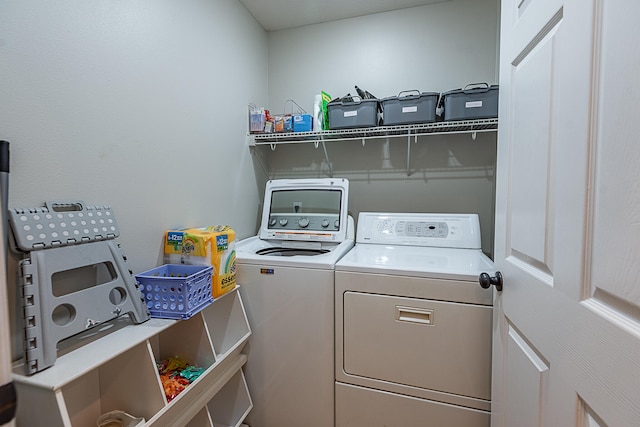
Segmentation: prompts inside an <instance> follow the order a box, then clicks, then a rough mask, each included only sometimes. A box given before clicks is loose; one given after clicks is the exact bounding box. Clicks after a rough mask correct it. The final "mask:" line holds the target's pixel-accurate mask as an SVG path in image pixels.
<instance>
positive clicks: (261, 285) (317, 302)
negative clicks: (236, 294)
mask: <svg viewBox="0 0 640 427" xmlns="http://www.w3.org/2000/svg"><path fill="white" fill-rule="evenodd" d="M348 193H349V182H348V181H347V180H346V179H339V178H328V179H298V180H272V181H269V182H267V185H266V190H265V198H264V209H263V212H262V219H261V225H260V231H259V233H258V235H257V236H255V237H251V238H249V239H246V240H243V241H240V242H238V244H237V246H236V266H237V278H236V279H237V282H238V284H239V285H240V289H239V290H240V294H241V296H242V299H243V302H244V304H245V308H246V311H247V317H248V319H249V324H250V326H251V330H252V335H251V337H250V338H249V342H248V344H247V346H246V347H245V352H246V353H247V355H248V356H249V359H248V361H247V364H246V366H245V374H246V378H247V385H248V387H249V392H250V395H251V397H252V400H253V409H252V410H251V412H250V413H249V415H248V417H247V419H246V422H247V424H249V425H250V426H251V427H299V426H305V427H333V426H334V425H335V424H334V423H335V418H334V370H335V368H334V357H335V352H334V340H335V336H334V316H335V314H334V305H333V304H334V266H335V264H336V262H337V261H338V260H339V259H340V258H342V256H344V254H346V253H347V252H348V251H349V250H350V249H351V248H352V247H353V245H354V240H353V235H354V225H353V219H351V218H350V217H349V216H348V214H347V202H348Z"/></svg>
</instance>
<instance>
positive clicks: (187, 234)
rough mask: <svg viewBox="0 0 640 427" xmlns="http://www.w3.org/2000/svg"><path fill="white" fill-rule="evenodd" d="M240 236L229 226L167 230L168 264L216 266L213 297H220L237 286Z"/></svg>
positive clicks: (166, 248)
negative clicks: (237, 242) (237, 247)
mask: <svg viewBox="0 0 640 427" xmlns="http://www.w3.org/2000/svg"><path fill="white" fill-rule="evenodd" d="M235 240H236V232H235V231H234V230H233V229H232V228H231V227H229V226H228V225H214V226H210V227H205V228H186V229H181V230H167V232H166V234H165V244H164V261H165V263H167V264H191V265H211V266H213V277H212V279H211V293H212V294H213V297H214V298H216V297H219V296H220V295H223V294H225V293H227V292H229V291H230V290H232V289H233V288H235V286H236V250H235V245H236V242H235Z"/></svg>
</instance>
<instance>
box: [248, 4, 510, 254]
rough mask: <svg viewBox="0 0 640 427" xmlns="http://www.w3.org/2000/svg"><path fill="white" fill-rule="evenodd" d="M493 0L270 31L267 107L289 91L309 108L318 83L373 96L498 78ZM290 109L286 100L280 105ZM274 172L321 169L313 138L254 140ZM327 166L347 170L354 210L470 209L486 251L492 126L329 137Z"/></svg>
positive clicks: (489, 248)
mask: <svg viewBox="0 0 640 427" xmlns="http://www.w3.org/2000/svg"><path fill="white" fill-rule="evenodd" d="M498 9H499V2H498V1H497V0H452V1H447V2H443V3H437V4H433V5H427V6H422V7H416V8H411V9H405V10H400V11H395V12H388V13H380V14H374V15H369V16H364V17H359V18H353V19H346V20H341V21H335V22H329V23H325V24H318V25H309V26H305V27H300V28H295V29H290V30H282V31H276V32H271V33H269V107H270V110H271V112H273V113H280V112H283V111H284V110H285V101H286V100H287V99H293V100H295V101H296V103H298V104H299V105H300V106H301V107H302V108H304V109H305V110H306V111H308V112H311V111H313V108H312V105H313V99H314V95H315V94H316V93H319V92H320V91H321V90H324V91H326V92H328V93H329V94H331V95H332V96H333V97H334V98H335V97H339V96H343V95H345V94H346V93H349V92H350V93H351V94H354V95H355V90H354V85H358V86H359V87H361V88H364V89H367V90H368V91H370V92H371V93H373V94H374V95H375V96H377V97H379V98H385V97H389V96H395V95H397V94H398V93H399V92H400V91H403V90H411V89H418V90H420V91H424V92H444V91H447V90H451V89H455V88H460V87H462V86H465V85H466V84H468V83H474V82H486V83H488V84H496V83H497V81H498V79H497V68H496V63H497V37H498ZM287 111H288V110H287ZM255 151H256V156H259V157H260V159H262V161H263V164H264V165H265V167H266V169H267V172H266V174H265V175H268V176H269V177H271V178H285V177H286V178H294V177H322V176H327V175H328V170H329V168H328V167H327V164H326V161H325V157H324V152H323V150H322V148H315V147H314V146H313V144H298V145H286V146H284V145H281V146H278V147H277V148H276V149H275V150H274V151H272V150H271V149H270V148H269V147H258V148H257V149H256V150H255ZM327 151H328V155H329V160H330V162H331V169H332V170H333V175H334V176H341V177H346V178H349V180H350V183H351V191H350V201H349V208H350V211H351V213H352V215H354V217H355V218H356V219H357V214H358V212H361V211H395V212H403V211H406V212H472V213H478V214H479V215H480V222H481V231H482V247H483V250H484V252H486V253H487V254H489V255H491V254H492V253H493V222H494V221H493V220H494V205H495V203H494V197H495V183H494V173H495V154H496V133H488V134H478V137H477V139H476V140H473V139H472V138H471V136H470V135H468V134H467V135H447V136H424V137H420V138H419V140H418V142H417V143H413V142H412V143H411V147H410V151H411V156H410V165H409V175H408V176H407V139H406V138H390V139H388V140H376V141H371V140H370V141H368V142H366V144H365V145H364V146H363V145H362V143H361V142H359V141H356V142H331V143H327Z"/></svg>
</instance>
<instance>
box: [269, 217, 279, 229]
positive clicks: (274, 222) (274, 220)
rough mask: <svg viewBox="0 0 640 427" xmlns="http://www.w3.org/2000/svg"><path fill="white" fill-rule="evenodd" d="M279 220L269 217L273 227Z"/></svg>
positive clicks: (270, 224) (270, 225)
mask: <svg viewBox="0 0 640 427" xmlns="http://www.w3.org/2000/svg"><path fill="white" fill-rule="evenodd" d="M277 222H278V221H277V220H276V219H275V218H269V227H273V226H274V225H276V223H277Z"/></svg>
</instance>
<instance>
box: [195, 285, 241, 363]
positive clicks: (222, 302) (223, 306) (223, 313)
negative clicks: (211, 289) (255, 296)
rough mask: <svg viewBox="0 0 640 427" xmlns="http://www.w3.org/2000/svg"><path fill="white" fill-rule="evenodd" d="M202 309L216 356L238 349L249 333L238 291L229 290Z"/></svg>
mask: <svg viewBox="0 0 640 427" xmlns="http://www.w3.org/2000/svg"><path fill="white" fill-rule="evenodd" d="M214 302H215V304H213V305H211V306H209V307H207V308H205V309H204V310H202V316H203V317H204V319H205V323H206V324H207V328H208V329H209V335H210V336H211V340H212V342H213V348H214V350H215V354H216V357H222V356H223V355H226V354H228V353H232V352H234V351H235V350H237V349H238V346H239V345H240V344H244V342H246V340H247V339H248V338H249V335H251V329H250V328H249V321H248V320H247V315H246V313H245V311H244V306H243V304H242V300H241V298H240V293H239V292H237V289H236V291H235V292H230V293H228V294H225V295H223V296H221V297H219V298H216V300H215V301H214Z"/></svg>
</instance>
